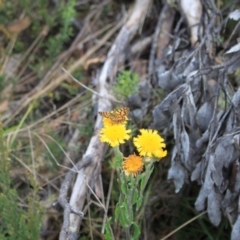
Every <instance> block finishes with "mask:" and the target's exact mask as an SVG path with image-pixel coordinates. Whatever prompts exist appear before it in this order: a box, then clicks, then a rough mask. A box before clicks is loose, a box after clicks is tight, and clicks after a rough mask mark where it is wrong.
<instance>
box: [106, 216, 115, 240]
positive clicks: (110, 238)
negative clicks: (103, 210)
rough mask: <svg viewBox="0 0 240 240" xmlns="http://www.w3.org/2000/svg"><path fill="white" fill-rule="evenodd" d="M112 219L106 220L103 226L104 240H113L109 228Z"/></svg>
mask: <svg viewBox="0 0 240 240" xmlns="http://www.w3.org/2000/svg"><path fill="white" fill-rule="evenodd" d="M111 220H112V218H111V217H110V218H108V219H107V222H106V224H105V234H104V239H106V240H113V239H114V237H113V236H112V231H111V226H110V222H111Z"/></svg>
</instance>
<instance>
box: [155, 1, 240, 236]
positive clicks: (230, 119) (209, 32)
mask: <svg viewBox="0 0 240 240" xmlns="http://www.w3.org/2000/svg"><path fill="white" fill-rule="evenodd" d="M202 10H203V12H204V15H202V20H201V22H200V24H199V25H198V37H199V38H200V42H199V45H198V46H196V47H194V48H193V49H189V48H188V49H185V50H181V48H182V47H183V45H184V44H185V43H184V41H185V40H186V39H184V38H182V37H181V35H180V36H178V37H177V36H176V37H175V39H174V43H173V44H171V46H169V47H168V51H167V52H166V54H165V56H164V58H163V60H162V61H161V62H160V63H158V65H157V67H156V74H157V81H156V82H155V83H154V86H155V87H161V88H163V89H164V90H165V91H166V92H168V95H167V96H166V97H165V98H164V100H163V101H161V102H160V103H159V104H158V105H157V106H155V108H154V110H153V117H154V122H153V124H152V126H151V127H153V128H156V129H165V131H168V132H171V131H172V132H173V136H174V147H173V150H172V158H171V168H170V169H169V172H168V179H172V180H173V181H174V184H175V189H176V192H179V191H180V190H181V189H182V187H183V185H184V184H185V183H189V181H197V183H198V184H200V185H201V190H200V192H199V195H198V197H197V200H196V202H195V208H196V209H197V210H198V211H203V210H205V209H207V213H208V216H209V219H210V221H211V222H212V224H214V225H215V226H218V225H219V224H220V221H221V215H222V213H224V215H225V216H227V217H228V218H229V221H230V223H231V224H232V225H233V229H232V236H231V239H232V240H233V239H234V240H235V239H240V232H239V229H240V216H239V209H240V196H239V193H240V166H239V157H240V141H239V140H240V115H239V114H240V105H239V104H240V88H238V89H236V88H235V87H234V86H233V84H232V83H231V81H230V79H229V74H230V73H232V72H233V71H235V70H236V69H237V67H239V66H240V51H239V44H237V45H235V46H234V47H233V48H231V49H230V50H229V51H228V52H227V53H226V54H225V56H224V57H223V58H222V59H221V61H220V64H217V59H216V58H217V56H216V55H215V54H216V43H214V40H217V41H219V40H220V31H221V30H222V27H223V25H224V23H226V21H227V18H224V19H222V15H221V14H222V13H220V12H218V11H217V10H216V7H215V6H214V4H213V2H212V1H203V5H202ZM238 19H239V16H238ZM237 46H238V47H237ZM169 122H170V124H169Z"/></svg>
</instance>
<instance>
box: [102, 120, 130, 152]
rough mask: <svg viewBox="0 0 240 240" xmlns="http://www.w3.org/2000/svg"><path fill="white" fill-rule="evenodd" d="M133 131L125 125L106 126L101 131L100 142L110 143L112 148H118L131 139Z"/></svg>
mask: <svg viewBox="0 0 240 240" xmlns="http://www.w3.org/2000/svg"><path fill="white" fill-rule="evenodd" d="M130 133H131V130H128V129H126V127H125V125H124V124H114V125H105V126H104V127H103V128H102V129H101V131H100V141H101V142H106V143H108V144H109V145H110V146H111V147H117V146H118V145H119V144H121V143H124V142H125V140H128V139H129V138H130V135H129V134H130Z"/></svg>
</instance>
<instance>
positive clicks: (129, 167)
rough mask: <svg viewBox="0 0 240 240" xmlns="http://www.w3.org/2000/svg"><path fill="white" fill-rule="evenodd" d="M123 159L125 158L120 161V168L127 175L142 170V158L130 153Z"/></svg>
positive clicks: (135, 173)
mask: <svg viewBox="0 0 240 240" xmlns="http://www.w3.org/2000/svg"><path fill="white" fill-rule="evenodd" d="M124 159H125V160H124V161H123V162H122V169H123V170H124V172H125V174H126V175H127V176H128V175H130V174H133V175H134V176H136V175H137V174H138V173H140V172H141V171H142V170H143V160H142V158H141V157H139V156H136V155H135V154H131V155H129V156H128V157H127V158H124Z"/></svg>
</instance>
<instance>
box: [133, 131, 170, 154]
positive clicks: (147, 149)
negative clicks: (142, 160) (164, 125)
mask: <svg viewBox="0 0 240 240" xmlns="http://www.w3.org/2000/svg"><path fill="white" fill-rule="evenodd" d="M140 132H141V134H142V135H138V136H137V137H135V138H133V142H134V145H135V146H136V147H137V149H138V151H139V153H140V156H146V157H157V158H163V157H165V156H166V155H167V150H163V148H165V147H166V144H165V143H164V139H163V138H162V137H161V136H160V135H159V134H158V132H157V131H156V130H151V129H150V130H147V129H141V130H140Z"/></svg>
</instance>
